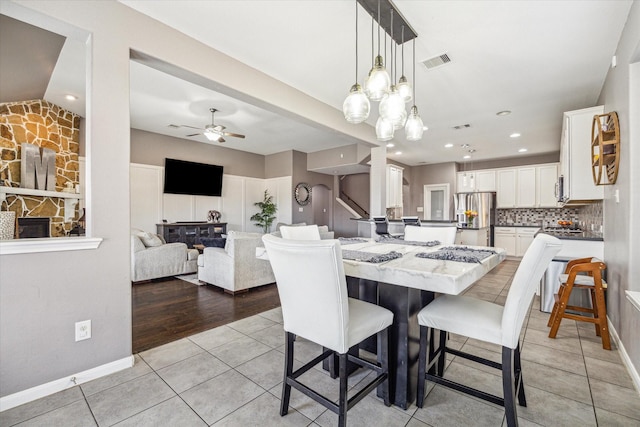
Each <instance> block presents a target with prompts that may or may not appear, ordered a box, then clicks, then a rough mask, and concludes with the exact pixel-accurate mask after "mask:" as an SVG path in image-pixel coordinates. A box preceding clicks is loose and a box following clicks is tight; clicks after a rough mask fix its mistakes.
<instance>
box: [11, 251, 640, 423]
mask: <svg viewBox="0 0 640 427" xmlns="http://www.w3.org/2000/svg"><path fill="white" fill-rule="evenodd" d="M517 265H518V263H517V262H515V261H505V262H504V263H502V264H501V265H500V266H498V267H497V268H495V269H494V270H493V271H492V272H491V273H490V274H488V275H487V276H485V277H484V278H483V279H482V280H481V281H479V282H478V283H477V284H476V285H475V286H474V287H472V288H471V289H470V290H468V292H467V294H468V295H473V296H476V297H478V298H483V299H486V300H489V301H496V302H498V303H504V301H505V298H506V295H507V291H508V287H509V284H510V281H511V278H512V277H513V274H514V273H515V270H516V268H517ZM537 304H538V301H537V300H535V301H534V303H533V305H532V309H531V311H530V314H529V316H528V317H527V319H526V327H525V328H524V329H523V335H524V341H523V347H522V363H523V376H524V380H525V384H526V393H527V403H528V406H527V407H526V408H523V407H518V416H519V419H520V424H521V425H523V426H530V425H531V426H535V425H542V426H596V425H600V426H614V425H615V426H638V425H640V396H639V394H638V392H637V391H636V390H635V389H634V386H633V383H632V382H631V378H630V376H629V374H628V373H627V371H626V370H625V367H624V365H623V364H622V362H621V359H620V356H619V354H618V351H617V349H615V348H614V349H613V350H612V351H606V350H603V349H602V347H601V342H600V340H599V339H598V338H597V337H596V336H595V333H594V328H593V327H592V326H591V325H589V324H585V323H583V322H578V324H576V322H575V321H568V320H563V322H562V326H561V328H560V332H559V334H558V338H557V339H555V340H553V339H549V338H548V337H547V333H548V328H547V326H546V322H547V319H548V314H546V313H541V312H540V311H538V309H537V307H538V305H537ZM451 340H452V345H453V346H455V347H457V348H463V349H466V350H469V351H473V352H476V353H477V354H479V355H481V356H484V357H489V358H491V359H494V360H496V361H499V360H500V349H499V348H498V347H497V346H493V345H488V344H486V343H482V342H479V341H475V340H471V339H465V338H463V337H459V336H453V337H452V338H451ZM297 346H298V347H297V350H296V351H297V353H296V356H297V358H299V360H301V361H303V360H305V358H308V359H306V360H309V359H310V358H311V357H312V356H313V355H315V354H317V353H319V351H320V349H319V347H318V346H316V345H314V344H312V343H310V342H305V341H304V340H299V341H298V344H297ZM283 349H284V334H283V330H282V316H281V311H280V309H274V310H270V311H268V312H265V313H262V314H259V315H256V316H253V317H250V318H247V319H243V320H240V321H237V322H234V323H231V324H228V325H225V326H221V327H219V328H215V329H211V330H208V331H205V332H202V333H199V334H197V335H193V336H191V337H189V338H185V339H181V340H178V341H175V342H172V343H170V344H167V345H164V346H161V347H158V348H155V349H151V350H148V351H144V352H142V353H140V354H137V355H136V356H135V360H136V363H135V366H134V367H132V368H130V369H127V370H124V371H121V372H118V373H116V374H113V375H110V376H107V377H103V378H100V379H97V380H94V381H91V382H89V383H86V384H82V385H80V386H77V387H73V388H70V389H67V390H65V391H62V392H59V393H56V394H54V395H51V396H48V397H45V398H43V399H39V400H37V401H35V402H31V403H28V404H26V405H22V406H20V407H17V408H13V409H10V410H8V411H4V412H2V413H0V425H2V426H13V425H20V426H65V427H66V426H95V425H99V426H111V425H117V426H205V425H215V426H243V427H244V426H260V427H268V426H333V425H336V424H337V416H336V415H335V414H333V413H332V412H330V411H327V410H325V409H324V407H322V406H320V405H319V404H317V403H315V402H313V401H311V400H310V399H308V398H307V397H305V396H303V395H302V394H300V393H298V392H297V391H295V390H293V391H292V397H291V405H292V407H293V408H294V409H291V410H290V411H289V414H288V415H287V416H285V417H280V415H279V403H280V391H281V381H282V369H283V364H284V355H283ZM446 372H447V375H448V377H449V378H451V379H454V380H456V379H457V380H459V381H461V382H465V383H466V384H469V385H471V386H474V387H476V388H480V389H483V390H485V391H489V392H492V393H495V394H501V393H502V390H501V379H500V376H499V372H498V371H497V370H493V369H491V368H487V367H485V366H478V365H477V364H474V363H473V362H469V361H467V360H464V359H460V358H455V357H450V358H449V360H448V365H447V371H446ZM368 375H370V374H368V373H367V372H365V371H359V372H356V373H355V374H354V375H353V376H352V377H351V379H350V386H351V387H352V388H353V390H357V389H358V387H359V386H362V384H363V382H364V381H363V380H364V379H365V378H366V377H367V376H368ZM303 379H304V380H306V381H308V382H309V383H310V384H313V386H314V387H316V388H318V389H320V390H321V391H322V392H323V393H325V394H326V395H327V396H329V397H331V398H332V399H336V400H337V397H338V396H337V384H336V380H332V379H331V378H330V377H329V376H328V375H327V374H326V373H325V372H324V371H322V370H321V369H320V368H317V369H312V370H311V371H309V372H308V373H306V374H305V375H304V376H303ZM428 391H429V394H428V395H427V398H426V400H425V405H424V408H422V409H418V408H417V407H416V406H415V405H412V406H411V407H410V408H409V409H407V410H401V409H399V408H397V407H390V408H387V407H385V406H384V404H383V403H382V402H381V401H380V400H379V399H378V398H376V397H375V392H373V393H372V394H371V395H370V396H368V397H366V398H365V399H364V400H362V401H361V402H360V403H358V404H357V405H356V406H355V407H354V408H353V409H352V410H350V411H349V413H348V417H347V419H348V425H349V426H354V427H355V426H385V427H391V426H408V427H420V426H423V427H424V426H463V425H466V426H502V425H505V422H504V410H503V408H501V407H499V406H496V405H493V404H490V403H487V402H484V401H482V400H478V399H475V398H473V397H469V396H467V395H464V394H461V393H458V392H455V391H452V390H450V389H447V388H443V387H441V386H435V387H434V386H433V384H430V385H428Z"/></svg>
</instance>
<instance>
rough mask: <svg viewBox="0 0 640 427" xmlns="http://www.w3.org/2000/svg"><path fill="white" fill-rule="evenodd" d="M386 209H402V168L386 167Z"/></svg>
mask: <svg viewBox="0 0 640 427" xmlns="http://www.w3.org/2000/svg"><path fill="white" fill-rule="evenodd" d="M387 207H388V208H401V207H402V168H401V167H399V166H396V165H387Z"/></svg>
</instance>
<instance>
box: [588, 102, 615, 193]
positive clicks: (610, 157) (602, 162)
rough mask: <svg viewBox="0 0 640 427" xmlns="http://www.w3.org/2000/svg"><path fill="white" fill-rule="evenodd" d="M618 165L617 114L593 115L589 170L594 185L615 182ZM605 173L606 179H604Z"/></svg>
mask: <svg viewBox="0 0 640 427" xmlns="http://www.w3.org/2000/svg"><path fill="white" fill-rule="evenodd" d="M619 165H620V124H619V122H618V114H617V113H616V112H615V111H613V112H611V113H605V114H598V115H595V116H593V124H592V126H591V171H592V173H593V182H594V183H595V184H596V185H611V184H615V183H616V180H617V179H618V167H619ZM605 175H606V179H605Z"/></svg>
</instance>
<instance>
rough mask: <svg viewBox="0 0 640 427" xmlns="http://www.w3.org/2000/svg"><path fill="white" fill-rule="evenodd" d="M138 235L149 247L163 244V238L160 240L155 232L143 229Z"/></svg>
mask: <svg viewBox="0 0 640 427" xmlns="http://www.w3.org/2000/svg"><path fill="white" fill-rule="evenodd" d="M138 237H140V240H142V243H143V244H144V245H145V246H146V247H148V248H151V247H154V246H162V240H160V238H159V237H158V236H157V235H155V234H153V233H149V232H147V231H143V232H142V233H138Z"/></svg>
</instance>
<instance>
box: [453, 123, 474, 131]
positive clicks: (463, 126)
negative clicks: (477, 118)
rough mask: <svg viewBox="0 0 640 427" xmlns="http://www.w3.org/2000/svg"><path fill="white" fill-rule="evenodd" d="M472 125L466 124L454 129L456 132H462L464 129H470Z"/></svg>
mask: <svg viewBox="0 0 640 427" xmlns="http://www.w3.org/2000/svg"><path fill="white" fill-rule="evenodd" d="M470 127H471V125H470V124H469V123H466V124H464V125H458V126H454V127H453V129H455V130H462V129H467V128H470Z"/></svg>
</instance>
